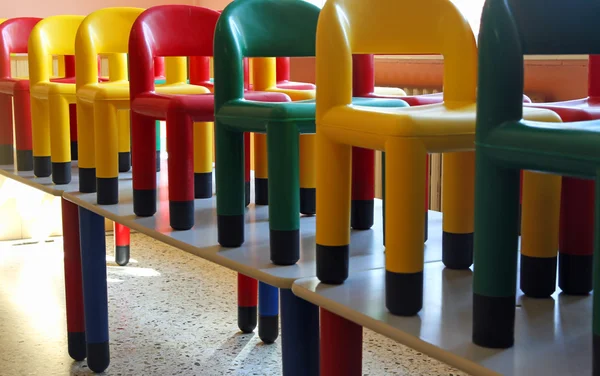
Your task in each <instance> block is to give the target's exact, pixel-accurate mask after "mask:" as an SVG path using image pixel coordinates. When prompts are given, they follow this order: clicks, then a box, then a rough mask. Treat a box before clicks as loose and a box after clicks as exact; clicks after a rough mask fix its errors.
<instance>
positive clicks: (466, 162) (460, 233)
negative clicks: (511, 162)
mask: <svg viewBox="0 0 600 376" xmlns="http://www.w3.org/2000/svg"><path fill="white" fill-rule="evenodd" d="M442 158H443V163H442V166H443V167H442V168H443V170H444V172H443V174H442V177H443V183H442V186H443V187H444V188H443V191H442V196H443V198H442V213H444V217H443V234H442V261H443V262H444V265H445V266H446V267H448V268H450V269H468V268H469V267H471V265H472V264H473V215H474V210H475V209H474V205H475V153H474V152H461V153H445V154H444V155H443V157H442Z"/></svg>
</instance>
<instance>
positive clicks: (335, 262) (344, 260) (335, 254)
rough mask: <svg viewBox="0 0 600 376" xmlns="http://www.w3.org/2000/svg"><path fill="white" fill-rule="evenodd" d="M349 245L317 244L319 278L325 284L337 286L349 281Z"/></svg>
mask: <svg viewBox="0 0 600 376" xmlns="http://www.w3.org/2000/svg"><path fill="white" fill-rule="evenodd" d="M349 261H350V246H349V245H338V246H331V245H320V244H317V277H318V278H319V280H320V281H321V282H323V283H329V284H332V285H337V284H340V283H343V282H344V281H345V280H346V279H348V268H349Z"/></svg>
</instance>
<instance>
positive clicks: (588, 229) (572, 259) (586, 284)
mask: <svg viewBox="0 0 600 376" xmlns="http://www.w3.org/2000/svg"><path fill="white" fill-rule="evenodd" d="M594 192H595V191H594V182H593V181H590V180H583V179H574V178H567V177H563V179H562V189H561V199H560V232H559V246H558V249H559V254H558V286H559V287H560V289H561V290H562V291H563V292H564V293H566V294H573V295H587V294H589V293H590V291H592V284H593V282H592V280H593V279H592V269H593V261H592V254H593V252H594Z"/></svg>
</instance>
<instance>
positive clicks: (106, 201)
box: [94, 102, 119, 205]
mask: <svg viewBox="0 0 600 376" xmlns="http://www.w3.org/2000/svg"><path fill="white" fill-rule="evenodd" d="M94 123H95V125H97V126H95V127H94V143H95V145H96V187H97V189H98V204H99V205H114V204H117V203H118V202H119V131H118V121H117V109H116V108H115V106H114V105H112V104H110V103H104V102H96V103H95V104H94Z"/></svg>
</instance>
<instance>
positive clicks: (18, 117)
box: [13, 90, 33, 171]
mask: <svg viewBox="0 0 600 376" xmlns="http://www.w3.org/2000/svg"><path fill="white" fill-rule="evenodd" d="M13 100H14V112H15V144H16V147H17V170H19V171H33V148H32V145H31V142H32V140H31V100H30V96H29V91H23V90H19V91H17V92H15V95H14V97H13Z"/></svg>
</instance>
